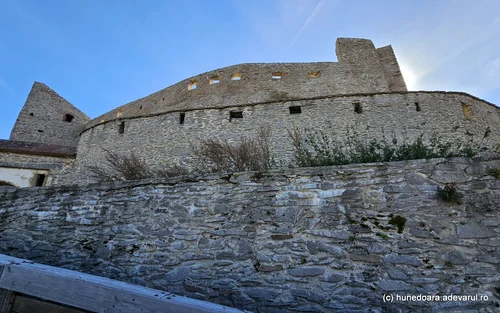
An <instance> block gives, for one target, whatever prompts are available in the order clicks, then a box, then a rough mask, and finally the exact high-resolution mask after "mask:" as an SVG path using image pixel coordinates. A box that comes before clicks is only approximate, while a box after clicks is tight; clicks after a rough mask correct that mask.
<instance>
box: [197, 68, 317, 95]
mask: <svg viewBox="0 0 500 313" xmlns="http://www.w3.org/2000/svg"><path fill="white" fill-rule="evenodd" d="M320 74H321V72H320V71H317V72H309V73H308V74H307V77H309V78H318V77H319V76H320ZM271 78H272V79H273V80H281V79H282V78H283V72H272V73H271ZM231 80H241V74H240V73H234V74H233V76H231ZM219 82H220V76H218V75H217V76H212V77H211V78H210V79H209V80H208V83H209V85H216V84H218V83H219ZM197 83H198V82H197V80H196V79H191V80H189V82H188V90H195V89H196V87H197Z"/></svg>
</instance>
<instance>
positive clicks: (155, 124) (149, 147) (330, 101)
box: [77, 92, 500, 167]
mask: <svg viewBox="0 0 500 313" xmlns="http://www.w3.org/2000/svg"><path fill="white" fill-rule="evenodd" d="M356 103H359V104H360V105H361V108H362V113H356V112H355V110H354V106H355V104H356ZM417 105H418V110H419V111H417ZM297 106H298V107H300V110H301V113H300V114H291V113H290V107H297ZM231 112H241V114H242V116H243V118H230V114H231ZM122 122H123V123H124V124H123V125H124V127H123V130H124V132H123V133H120V132H119V129H120V124H121V123H122ZM328 125H332V127H333V132H334V133H335V135H336V137H337V138H346V137H347V130H348V129H350V130H352V129H353V128H354V129H355V130H356V131H357V132H358V133H359V136H360V138H378V139H382V137H383V136H384V134H385V136H386V138H387V139H390V138H392V136H393V135H394V136H396V138H397V139H398V140H399V141H400V142H401V141H403V140H405V138H406V139H407V140H413V139H415V138H417V137H418V136H420V135H421V134H424V140H428V139H429V138H430V136H431V135H432V134H433V133H438V134H439V135H438V137H439V139H441V140H443V141H452V142H462V143H467V142H469V140H470V139H471V136H470V135H466V134H472V135H473V136H474V139H475V140H476V142H478V141H479V140H480V139H481V138H482V137H483V136H484V133H485V131H486V129H487V128H488V127H490V129H491V130H495V129H498V128H499V127H500V110H499V109H498V108H496V107H495V106H493V105H491V104H489V103H486V102H484V101H482V100H480V99H477V98H475V97H472V96H470V95H467V94H463V93H453V92H448V93H446V92H405V93H382V94H373V95H350V96H333V97H323V98H312V99H301V100H294V101H277V102H274V103H263V104H257V105H247V106H241V107H236V106H235V107H228V108H224V109H220V108H212V109H210V108H208V109H202V110H192V111H188V112H185V113H184V121H183V124H180V112H170V113H165V114H160V115H155V116H150V117H138V118H133V119H123V120H116V121H113V122H109V123H104V124H100V125H97V126H94V127H92V128H90V129H88V130H86V131H85V132H83V133H82V135H81V140H80V144H79V147H78V154H77V164H78V166H79V167H82V166H85V165H95V164H96V163H97V162H100V161H101V160H104V151H103V149H102V148H106V149H109V150H111V151H114V152H118V153H124V154H127V153H129V152H130V151H133V152H134V153H136V154H137V155H140V156H142V157H144V158H145V159H146V161H147V162H148V163H149V164H150V165H153V166H158V167H161V166H164V165H166V164H172V163H174V162H179V161H183V160H184V159H185V157H186V156H188V155H189V154H190V153H191V149H190V144H191V143H197V142H200V141H201V140H205V139H209V138H211V139H238V138H240V137H244V136H245V137H251V136H254V135H255V134H256V133H257V131H258V129H259V128H260V127H261V126H270V127H271V129H272V139H271V151H272V152H273V153H274V154H275V155H276V156H277V159H278V160H279V161H282V164H284V165H287V163H288V162H289V161H290V160H291V159H292V157H293V146H292V141H291V139H290V136H289V134H288V130H292V128H293V127H294V126H296V127H298V128H299V129H303V128H312V129H324V130H325V131H328V132H329V131H330V130H329V128H327V126H328ZM485 144H486V145H489V146H490V148H491V149H493V148H494V147H495V146H496V145H498V144H500V137H499V135H498V133H497V132H495V131H492V132H491V134H490V135H489V138H487V141H485Z"/></svg>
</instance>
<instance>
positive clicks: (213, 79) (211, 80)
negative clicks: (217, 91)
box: [210, 76, 220, 85]
mask: <svg viewBox="0 0 500 313" xmlns="http://www.w3.org/2000/svg"><path fill="white" fill-rule="evenodd" d="M219 81H220V79H219V76H214V77H212V78H210V85H216V84H218V83H219Z"/></svg>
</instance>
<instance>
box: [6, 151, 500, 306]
mask: <svg viewBox="0 0 500 313" xmlns="http://www.w3.org/2000/svg"><path fill="white" fill-rule="evenodd" d="M492 168H497V169H498V168H500V160H498V159H497V160H491V161H487V162H476V161H472V160H470V159H463V158H454V159H447V160H444V159H432V160H427V161H426V160H418V161H407V162H393V163H375V164H359V165H350V166H339V167H323V168H302V169H293V170H287V171H280V172H278V171H276V172H270V173H264V174H262V173H239V174H225V175H210V176H205V177H196V178H194V177H191V178H190V179H186V178H176V179H170V180H146V181H134V182H127V183H114V184H93V185H86V186H79V187H78V186H61V187H42V188H24V189H17V190H15V189H14V190H8V191H0V229H1V232H0V233H1V236H0V253H3V254H8V255H11V256H16V257H21V258H26V259H29V260H32V261H34V262H38V263H44V264H48V265H54V266H61V267H65V268H69V269H75V270H78V271H83V272H87V273H90V274H95V275H99V276H106V277H110V278H113V279H118V280H122V281H127V282H131V283H135V284H140V285H143V286H147V287H152V288H157V289H162V290H165V291H169V292H172V293H176V294H179V295H186V296H189V297H192V298H197V299H203V300H208V301H212V302H216V303H220V304H224V305H228V306H232V307H236V308H241V309H248V310H251V311H252V312H266V313H267V312H269V313H276V312H280V313H286V312H325V313H326V312H353V313H354V312H422V313H423V312H483V313H486V312H496V311H498V303H500V293H499V290H498V287H499V283H500V275H499V272H500V267H499V266H500V245H499V240H500V229H499V226H500V210H499V208H500V180H496V179H495V178H494V177H492V176H490V175H489V172H490V170H491V169H492ZM450 182H454V183H456V187H457V190H458V191H459V192H460V193H462V194H463V199H462V200H463V204H461V205H458V204H449V203H445V202H442V201H441V200H438V199H437V198H436V195H437V193H436V191H437V188H438V187H443V185H444V184H445V183H450ZM398 216H401V217H404V218H406V221H405V223H404V225H403V227H402V228H401V229H400V230H398V227H397V225H394V224H391V223H390V221H391V219H393V218H395V217H398ZM387 294H392V295H394V297H395V296H396V294H399V295H404V296H407V295H415V296H417V295H419V294H421V295H439V296H449V295H452V294H453V295H460V296H462V295H471V296H473V295H478V296H481V297H483V298H481V299H480V298H477V299H476V300H469V301H456V300H455V301H442V300H438V301H435V300H434V301H403V300H400V301H398V300H397V299H395V298H394V299H393V300H394V301H393V302H384V298H383V295H387ZM441 299H442V298H441ZM386 300H387V299H386Z"/></svg>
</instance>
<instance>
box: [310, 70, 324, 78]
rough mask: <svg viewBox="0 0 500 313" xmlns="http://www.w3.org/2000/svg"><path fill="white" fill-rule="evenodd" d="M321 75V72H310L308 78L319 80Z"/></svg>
mask: <svg viewBox="0 0 500 313" xmlns="http://www.w3.org/2000/svg"><path fill="white" fill-rule="evenodd" d="M320 74H321V72H320V71H317V72H309V73H307V77H309V78H318V77H319V75H320Z"/></svg>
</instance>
